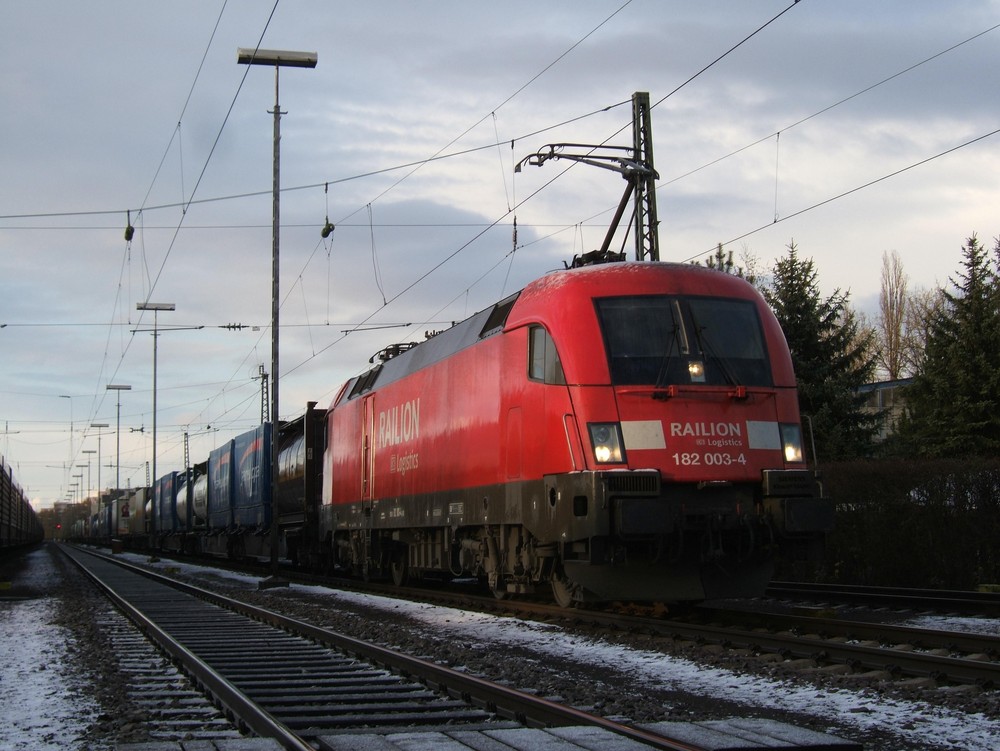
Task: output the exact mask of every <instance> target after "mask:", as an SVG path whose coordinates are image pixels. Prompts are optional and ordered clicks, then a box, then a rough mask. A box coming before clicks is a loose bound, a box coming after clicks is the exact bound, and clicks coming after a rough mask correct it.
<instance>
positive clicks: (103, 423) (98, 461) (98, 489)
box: [90, 422, 108, 510]
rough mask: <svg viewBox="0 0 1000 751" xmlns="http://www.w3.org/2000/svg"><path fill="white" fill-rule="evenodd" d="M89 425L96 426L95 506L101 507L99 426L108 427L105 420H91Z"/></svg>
mask: <svg viewBox="0 0 1000 751" xmlns="http://www.w3.org/2000/svg"><path fill="white" fill-rule="evenodd" d="M90 427H92V428H97V508H98V510H99V509H100V508H101V428H106V427H108V424H107V423H106V422H92V423H90Z"/></svg>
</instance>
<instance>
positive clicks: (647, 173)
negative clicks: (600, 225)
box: [514, 91, 660, 266]
mask: <svg viewBox="0 0 1000 751" xmlns="http://www.w3.org/2000/svg"><path fill="white" fill-rule="evenodd" d="M649 109H650V108H649V94H648V93H647V92H645V91H637V92H635V94H633V95H632V145H631V146H604V145H594V144H585V143H553V144H549V145H548V146H546V147H545V148H544V149H543V150H542V151H539V152H537V153H535V154H531V155H530V156H528V157H525V158H524V159H522V160H521V161H520V162H519V163H518V164H517V166H516V167H514V171H515V172H520V171H521V167H523V166H524V165H525V164H530V165H533V166H535V167H541V166H542V165H543V164H544V163H545V162H547V161H548V160H549V159H569V160H571V161H574V162H582V163H583V164H589V165H591V166H592V167H600V168H602V169H608V170H611V171H613V172H617V173H618V174H620V175H621V176H622V177H623V178H625V180H626V182H627V183H628V186H627V187H626V188H625V192H624V194H623V195H622V197H621V201H619V203H618V208H617V210H616V211H615V215H614V217H613V218H612V220H611V223H610V225H609V226H608V233H607V235H606V236H605V237H604V242H603V243H602V245H601V247H600V248H599V249H598V250H594V251H591V252H590V253H585V254H583V256H578V257H576V258H574V259H573V265H574V266H583V265H588V264H591V263H608V262H610V261H623V260H625V253H624V251H623V252H621V253H615V252H612V251H611V241H612V239H614V235H615V232H616V231H617V230H618V227H619V225H620V224H621V220H622V217H623V216H624V215H625V209H626V208H627V207H628V203H629V200H630V199H631V201H632V204H633V210H632V220H633V221H632V224H633V226H634V231H635V259H636V260H637V261H646V260H649V261H659V260H660V241H659V237H658V225H659V219H657V216H656V180H657V179H659V174H657V172H656V169H655V168H654V167H653V129H652V119H651V117H650V112H649ZM567 149H586V151H585V152H582V153H572V152H569V151H567Z"/></svg>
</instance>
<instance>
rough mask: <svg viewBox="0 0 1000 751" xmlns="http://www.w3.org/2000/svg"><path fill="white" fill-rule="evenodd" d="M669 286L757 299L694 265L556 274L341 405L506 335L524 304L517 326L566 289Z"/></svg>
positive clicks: (370, 381) (379, 371)
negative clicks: (516, 313)
mask: <svg viewBox="0 0 1000 751" xmlns="http://www.w3.org/2000/svg"><path fill="white" fill-rule="evenodd" d="M665 281H669V284H668V285H667V286H669V287H671V288H672V289H673V291H675V292H677V293H681V294H694V295H697V294H719V292H720V287H721V288H722V290H721V291H724V293H725V294H730V295H733V296H739V297H752V296H755V295H756V294H757V293H756V292H754V291H753V288H752V287H751V286H750V284H748V283H747V282H746V281H745V280H743V279H740V278H739V277H736V276H733V275H732V274H726V273H724V272H721V271H715V270H712V269H707V268H704V267H701V266H695V265H692V264H681V263H668V262H626V263H609V264H601V265H595V266H585V267H582V268H576V269H567V270H560V271H555V272H552V273H550V274H546V275H545V276H543V277H540V278H538V279H536V280H534V281H532V282H531V283H529V284H528V285H527V286H525V288H524V289H523V290H521V291H520V292H517V293H515V294H513V295H511V296H509V297H507V298H505V299H504V300H501V301H500V302H498V303H496V304H494V305H491V306H490V307H488V308H485V309H483V310H481V311H479V312H478V313H476V314H474V315H473V316H471V317H470V318H467V319H465V320H464V321H462V322H461V323H458V324H455V325H454V326H452V327H451V328H450V329H446V330H445V331H443V332H441V333H439V334H436V335H435V336H433V337H431V338H430V339H428V340H427V341H424V342H420V343H419V344H418V345H416V346H413V347H412V348H410V349H407V350H404V351H402V352H401V353H400V354H397V355H396V356H394V357H391V358H390V359H387V360H386V361H385V362H383V363H380V364H378V365H376V366H375V367H374V368H372V369H371V370H369V371H367V372H366V373H364V374H362V375H360V376H357V377H356V378H354V379H352V380H351V381H349V382H348V384H347V387H346V388H345V389H343V392H342V394H341V396H340V398H339V399H338V400H337V401H340V400H341V399H344V398H348V399H351V398H354V397H356V396H358V395H360V394H363V393H366V392H368V391H370V390H372V389H373V388H375V387H376V386H380V387H381V386H385V385H386V384H389V383H392V382H394V381H397V380H399V379H401V378H403V377H405V376H407V375H409V374H410V373H414V372H416V371H418V370H420V369H422V368H425V367H427V366H429V365H433V364H434V363H436V362H440V361H441V360H444V359H446V358H448V357H450V356H451V355H453V354H455V353H456V352H459V351H461V350H463V349H465V348H466V347H470V346H472V345H473V344H475V343H476V342H478V341H480V340H482V339H485V338H487V337H489V336H492V335H494V334H497V333H499V332H501V331H502V330H504V328H505V325H506V324H507V323H508V317H509V316H510V313H511V311H512V310H513V309H514V308H515V303H517V302H518V300H519V299H520V300H522V301H524V302H528V303H529V304H527V305H521V306H519V307H520V308H523V309H524V310H523V315H515V316H514V318H513V319H511V320H510V324H511V325H513V326H521V325H524V324H525V323H529V322H533V321H534V320H536V319H535V318H534V316H535V315H536V314H537V313H538V311H539V307H540V306H545V305H546V304H547V303H546V301H545V300H546V298H548V297H549V296H550V295H553V294H560V293H563V294H565V293H566V290H567V289H574V290H578V291H576V292H575V293H572V294H576V295H581V292H580V291H579V290H581V289H585V290H587V291H586V292H584V293H582V296H586V297H590V296H600V294H601V293H602V292H603V293H605V294H623V292H624V291H625V290H626V289H628V290H632V291H634V292H637V293H638V294H648V293H650V292H653V291H662V290H663V287H664V282H665ZM529 301H530V302H529ZM549 307H550V308H551V307H552V306H551V305H549ZM525 316H526V317H525Z"/></svg>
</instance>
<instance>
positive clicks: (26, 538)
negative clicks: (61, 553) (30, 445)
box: [0, 456, 45, 552]
mask: <svg viewBox="0 0 1000 751" xmlns="http://www.w3.org/2000/svg"><path fill="white" fill-rule="evenodd" d="M44 536H45V533H44V530H43V529H42V523H41V521H40V520H39V519H38V514H37V513H35V510H34V509H33V508H32V507H31V503H29V501H28V497H27V495H25V493H24V490H22V489H21V486H20V485H18V484H17V481H16V480H15V479H14V471H13V469H11V468H10V467H9V466H8V465H7V463H6V462H5V461H4V458H3V457H2V456H0V552H2V551H4V550H9V549H13V548H17V547H21V546H23V545H30V544H32V543H36V542H40V541H41V540H42V538H43V537H44Z"/></svg>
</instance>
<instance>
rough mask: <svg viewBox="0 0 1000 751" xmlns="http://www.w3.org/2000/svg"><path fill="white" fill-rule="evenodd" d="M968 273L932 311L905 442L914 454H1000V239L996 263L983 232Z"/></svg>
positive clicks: (973, 243)
mask: <svg viewBox="0 0 1000 751" xmlns="http://www.w3.org/2000/svg"><path fill="white" fill-rule="evenodd" d="M961 266H962V268H961V270H960V271H959V272H958V276H957V279H951V280H950V281H951V285H952V287H953V288H954V289H953V290H942V293H941V305H939V306H938V307H937V308H935V309H933V310H932V311H931V314H930V315H931V318H930V320H929V321H928V322H927V340H926V343H925V346H924V357H923V361H922V362H921V363H920V369H919V371H918V372H917V374H916V375H915V376H914V379H913V383H912V385H911V386H910V387H909V388H908V389H907V390H906V402H907V412H906V414H905V415H904V419H903V420H902V421H901V424H900V439H901V441H902V442H903V444H904V446H905V447H906V448H907V449H908V450H909V451H912V452H915V453H918V454H922V455H929V456H943V457H965V456H970V455H987V454H995V453H996V452H997V450H998V449H1000V279H998V269H1000V239H998V240H997V241H996V246H995V248H994V251H993V258H992V261H991V259H990V256H989V252H988V251H987V250H986V248H985V247H984V246H983V245H982V244H981V243H980V242H979V240H978V238H976V236H975V235H973V236H972V237H970V238H969V239H968V240H967V241H966V243H965V245H964V247H963V248H962V261H961Z"/></svg>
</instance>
